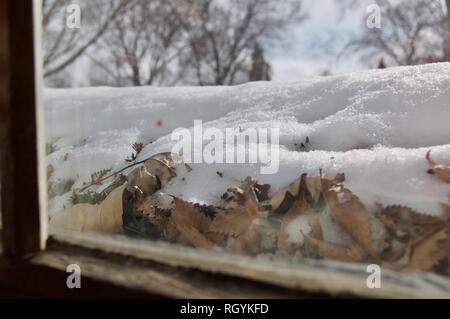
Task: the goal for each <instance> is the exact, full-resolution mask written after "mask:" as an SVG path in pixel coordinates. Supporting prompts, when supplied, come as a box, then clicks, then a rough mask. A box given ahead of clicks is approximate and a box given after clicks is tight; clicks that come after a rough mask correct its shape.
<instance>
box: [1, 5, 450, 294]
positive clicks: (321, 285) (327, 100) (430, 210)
mask: <svg viewBox="0 0 450 319" xmlns="http://www.w3.org/2000/svg"><path fill="white" fill-rule="evenodd" d="M324 3H326V4H324V7H322V4H320V5H319V4H316V2H313V1H306V0H305V1H300V0H291V1H285V2H283V3H280V2H279V1H271V0H267V1H259V0H258V1H253V0H248V1H233V0H232V1H229V2H226V3H224V2H222V1H214V0H198V1H188V0H186V1H160V0H151V1H138V0H137V1H121V0H98V1H77V3H73V2H71V1H63V0H47V1H45V0H44V1H42V3H41V5H40V6H38V7H36V8H35V9H36V10H37V11H40V12H41V13H42V16H41V17H40V18H36V19H35V20H34V23H35V27H37V24H39V25H40V26H42V31H43V34H42V39H43V41H42V51H40V50H38V49H35V48H34V45H36V44H37V43H38V42H39V41H37V42H36V43H34V42H33V39H36V38H34V37H33V34H32V32H30V30H32V28H31V27H30V26H31V24H32V16H31V11H30V10H29V9H30V8H29V5H23V6H24V8H26V9H27V10H25V12H27V14H28V16H26V21H28V23H25V25H24V26H22V28H24V30H25V31H26V32H24V33H25V34H27V35H28V38H25V39H24V40H23V41H18V38H17V37H18V33H16V32H15V31H14V32H11V34H12V35H13V36H12V38H11V39H12V40H11V41H10V43H12V46H11V48H10V49H9V52H8V53H9V54H10V55H9V56H8V57H5V58H4V59H5V60H8V61H12V63H11V68H12V70H11V71H10V74H11V77H10V78H9V81H11V85H12V87H13V90H12V94H11V96H10V97H8V98H6V99H5V101H6V102H4V103H5V105H7V106H9V108H7V110H8V111H9V112H11V113H8V114H10V115H8V116H6V117H5V118H6V119H8V120H9V121H10V122H8V123H7V124H8V125H9V123H11V126H7V127H8V130H7V131H8V133H7V135H6V138H7V140H8V141H9V142H10V144H7V145H6V147H5V150H6V151H9V150H10V151H11V153H12V155H13V158H14V160H15V163H16V164H18V165H15V166H14V168H12V169H10V168H9V166H8V165H7V163H8V159H7V158H6V159H5V156H3V164H2V171H3V172H5V168H8V170H7V172H8V174H6V176H5V175H3V176H2V177H4V178H3V180H2V183H3V184H2V189H4V187H5V185H8V181H11V182H12V181H14V183H13V185H14V191H11V190H8V191H4V192H3V193H2V194H3V195H5V194H6V195H8V197H6V198H7V200H6V202H7V203H2V205H3V207H7V209H6V210H4V213H5V214H6V216H4V218H3V220H4V221H5V222H4V233H5V235H4V238H5V244H6V245H5V246H6V252H7V253H11V254H18V255H23V254H25V253H28V252H36V251H38V250H40V249H43V246H44V242H47V243H48V244H49V250H50V251H52V250H55V249H56V250H58V252H60V253H62V252H64V251H65V250H67V251H70V252H72V253H68V257H64V258H63V260H64V261H65V262H67V263H69V262H73V259H75V260H84V261H85V262H87V260H93V259H95V258H94V256H93V255H92V254H93V251H95V252H100V253H99V254H100V255H101V258H97V259H99V260H100V261H97V262H98V263H100V264H102V265H103V267H107V265H109V263H111V264H113V263H114V260H116V259H117V258H121V257H120V256H122V255H127V256H133V257H134V258H136V262H137V263H138V264H139V267H145V266H147V267H155V265H154V264H153V263H155V262H156V263H162V264H168V265H171V266H173V267H178V268H177V269H179V271H187V270H186V269H194V270H193V271H199V272H200V273H202V274H203V276H206V277H207V276H208V273H210V272H214V273H216V272H217V273H221V274H224V275H226V276H229V277H231V278H245V279H247V280H251V281H253V285H257V284H256V283H255V282H259V283H263V284H265V285H272V286H271V287H273V289H274V291H276V290H277V289H279V288H275V287H284V288H289V289H291V290H293V291H297V292H298V291H299V290H303V291H304V290H307V291H310V292H317V291H326V292H328V293H331V294H349V293H350V294H356V295H360V296H389V297H393V296H394V297H395V296H407V297H424V296H430V295H435V296H446V295H448V294H449V289H448V284H449V281H448V275H449V270H450V269H449V261H450V256H449V253H448V252H449V251H450V249H449V248H450V247H449V245H450V239H449V235H450V234H449V227H450V226H449V220H448V217H447V215H446V213H448V209H449V205H450V202H449V200H448V198H449V195H450V189H449V186H448V183H449V182H450V180H449V174H450V166H449V164H450V163H449V162H448V158H447V157H448V156H447V155H448V152H449V146H448V145H449V144H448V143H449V138H450V132H449V131H448V125H447V123H446V122H447V121H446V119H447V118H448V110H447V108H446V103H447V99H448V98H449V96H448V90H447V87H448V82H449V81H450V70H448V65H447V64H445V63H440V64H438V63H434V64H432V63H430V62H442V61H447V60H448V55H447V43H446V42H448V41H446V36H447V29H448V27H446V26H445V23H444V22H445V21H446V19H447V18H448V14H447V7H446V6H444V5H442V4H441V3H440V1H436V2H429V1H427V2H424V1H420V0H415V1H408V2H406V1H404V2H400V3H399V4H390V3H388V2H386V3H385V2H380V3H379V5H375V6H374V5H370V4H369V3H367V4H358V5H350V2H349V3H348V6H347V5H342V4H339V3H338V2H337V1H331V0H329V1H327V2H324ZM8 4H9V5H10V6H11V7H10V10H9V11H8V12H10V13H14V14H17V15H21V14H20V13H18V12H19V9H20V8H19V6H20V5H17V4H15V5H12V4H10V2H8ZM22 9H23V8H22ZM323 10H328V11H327V12H329V14H330V16H332V17H333V19H334V25H333V26H330V24H329V21H324V19H323ZM367 12H369V14H368V15H367ZM22 14H23V13H22ZM342 16H344V17H345V18H347V19H348V20H350V18H352V20H354V21H360V20H362V21H363V24H362V25H361V23H360V22H358V23H356V22H355V23H354V24H352V23H347V22H346V21H347V20H342ZM381 16H383V17H384V20H383V21H386V25H383V26H380V25H379V21H380V20H379V19H380V17H381ZM307 17H309V19H307ZM411 17H414V19H412V18H411ZM405 20H406V21H409V23H407V24H404V23H400V22H401V21H405ZM11 21H13V20H12V19H11ZM11 21H10V22H8V23H9V24H7V26H8V27H9V28H10V26H11V25H12V24H13V22H11ZM421 22H423V23H421ZM425 22H426V23H425ZM14 25H15V24H14ZM438 25H439V28H437V26H438ZM8 27H7V29H6V30H9V29H8ZM380 27H381V28H380ZM411 30H415V31H416V32H413V34H414V36H413V37H412V38H410V37H409V36H410V34H411V32H410V31H411ZM14 37H16V38H14ZM37 39H39V38H37ZM393 39H396V40H395V41H394V40H393ZM407 44H409V47H408V46H407ZM16 46H17V47H16ZM426 48H433V49H429V50H428V49H426ZM17 52H27V54H28V55H26V54H25V53H23V54H25V55H20V54H18V55H14V54H13V53H17ZM33 52H34V53H36V54H37V55H41V57H40V58H38V59H37V60H34V59H33ZM24 61H26V62H27V63H29V64H26V65H22V64H21V63H22V62H24ZM33 61H42V68H43V70H42V72H40V71H37V72H36V71H35V70H36V69H37V70H39V69H40V67H39V66H40V63H36V65H33ZM19 62H20V64H19ZM19 65H20V67H24V68H25V69H26V70H28V71H29V72H28V71H27V72H23V73H20V72H18V71H17V70H18V69H17V68H18V66H19ZM400 66H401V67H400ZM373 69H377V70H373ZM355 71H357V72H355ZM35 72H36V73H35ZM19 73H20V74H21V75H20V76H19ZM41 75H42V77H41ZM22 80H23V81H22ZM14 85H16V86H17V87H15V86H14ZM14 88H16V89H19V90H21V91H23V92H28V93H29V94H20V95H19V94H17V91H15V90H14ZM41 93H42V99H40V96H41ZM41 101H42V104H41V103H40V102H41ZM31 106H35V107H31ZM21 116H24V122H25V123H28V124H30V125H32V126H31V127H30V129H29V130H25V132H26V133H27V134H29V135H26V134H23V135H22V134H17V135H16V134H14V133H15V132H16V133H17V132H22V131H23V130H21V128H22V127H21V126H20V122H19V121H18V118H19V117H21ZM34 123H37V127H38V128H43V130H39V129H36V128H35V127H34V126H33V125H35V124H34ZM44 130H45V133H44ZM36 132H38V134H37V133H36ZM44 134H45V135H44ZM36 144H37V145H38V149H39V152H40V153H39V152H38V154H40V155H39V156H38V155H37V154H34V153H33V154H34V155H32V156H31V159H30V157H29V156H30V155H29V154H27V156H25V155H24V149H23V148H24V147H25V148H28V149H34V148H35V145H36ZM44 148H45V150H44ZM2 154H8V152H2ZM33 156H34V157H33ZM38 158H39V159H40V160H39V161H38ZM38 162H39V168H40V171H39V172H40V173H41V174H40V175H39V176H38V174H37V169H36V166H37V165H26V163H28V164H29V163H38ZM27 179H28V180H29V184H30V186H29V188H30V189H27V191H25V192H24V191H23V186H21V185H20V183H19V182H23V181H25V180H27ZM44 180H45V181H44ZM45 182H46V183H45ZM45 184H46V186H44V185H45ZM38 189H39V190H40V194H41V199H40V198H39V196H38V194H39V192H38ZM21 190H22V191H21ZM24 193H26V195H25V194H24ZM44 193H45V194H44ZM44 195H45V196H44ZM2 198H3V199H5V196H3V197H2ZM44 198H45V199H44ZM24 199H26V200H24ZM39 203H40V206H39ZM11 205H13V206H11ZM44 207H45V208H44ZM39 208H41V209H39ZM16 211H17V212H18V213H17V214H15V215H14V214H12V212H16ZM47 226H48V229H49V238H48V240H47V238H46V235H47V234H46V229H47ZM13 231H14V233H13ZM80 247H81V248H80ZM78 250H82V251H83V252H85V251H86V250H87V251H89V253H88V256H82V257H79V256H76V257H74V253H73V251H78ZM71 256H72V257H71ZM97 259H96V260H97ZM34 262H35V263H38V264H40V263H44V264H46V265H47V264H48V263H50V264H52V263H53V262H54V260H53V259H52V258H51V257H45V254H44V257H37V259H35V260H34ZM56 264H58V265H59V266H60V267H61V263H56ZM135 267H137V266H136V265H130V267H129V268H127V269H126V270H124V271H125V272H126V273H127V274H128V275H129V276H130V277H127V279H128V278H133V271H134V269H136V268H135ZM111 269H114V267H113V266H111ZM372 274H373V275H374V276H372V277H371V275H372ZM91 275H92V276H93V278H94V279H101V280H110V281H113V282H114V281H115V282H116V283H117V280H119V282H120V279H114V278H111V277H112V276H108V275H105V274H101V273H99V272H96V271H94V270H92V269H91ZM378 275H379V276H378ZM180 276H181V275H180ZM377 276H378V277H377ZM326 278H328V279H329V280H326ZM380 278H381V279H380ZM192 280H195V278H193V279H192ZM208 280H211V278H210V277H209V279H208ZM380 280H382V282H383V285H382V287H381V288H380V287H379V283H380ZM130 282H131V283H134V284H135V285H137V283H136V282H135V281H133V280H131V281H128V282H125V281H123V279H122V282H120V284H122V285H125V286H126V285H130ZM204 283H205V282H204ZM206 283H207V281H206ZM249 285H250V286H251V285H252V284H249ZM411 287H414V288H415V289H411ZM249 289H250V290H251V288H249ZM159 291H162V293H164V291H165V288H164V285H161V286H159ZM179 293H180V295H182V293H181V292H179Z"/></svg>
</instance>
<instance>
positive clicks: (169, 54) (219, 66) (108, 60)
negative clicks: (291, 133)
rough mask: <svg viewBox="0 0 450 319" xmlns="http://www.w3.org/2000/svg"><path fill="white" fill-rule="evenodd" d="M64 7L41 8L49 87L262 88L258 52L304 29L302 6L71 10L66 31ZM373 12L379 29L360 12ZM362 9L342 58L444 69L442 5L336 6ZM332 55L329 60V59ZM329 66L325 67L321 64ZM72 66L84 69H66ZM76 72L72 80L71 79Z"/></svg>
mask: <svg viewBox="0 0 450 319" xmlns="http://www.w3.org/2000/svg"><path fill="white" fill-rule="evenodd" d="M71 3H73V0H43V1H42V6H43V8H42V9H43V20H42V25H43V29H44V57H43V62H44V70H45V79H46V83H47V85H49V86H56V87H67V86H71V82H70V81H71V78H72V73H73V72H75V71H77V72H84V73H86V74H87V76H88V77H89V82H90V84H91V85H111V86H141V85H165V86H172V85H179V84H183V85H233V84H239V83H244V82H248V81H259V80H271V78H272V68H271V64H270V61H269V59H268V57H267V56H266V49H267V48H268V47H269V46H271V45H276V43H277V41H280V40H284V41H286V40H288V39H289V32H290V28H291V27H297V26H298V25H299V24H301V23H303V22H304V21H305V20H306V19H307V16H308V15H307V12H306V10H305V8H304V6H303V5H302V4H303V2H302V0H283V1H279V0H94V1H89V0H78V1H77V3H78V4H79V5H80V6H81V13H82V26H81V28H79V29H70V28H67V27H66V25H65V23H66V16H67V12H66V8H67V6H68V5H69V4H71ZM373 3H376V4H377V5H379V7H380V8H381V19H382V20H381V23H382V27H381V28H380V29H369V28H367V27H366V25H365V24H366V18H367V16H366V14H365V10H364V8H365V6H367V5H369V4H373ZM336 4H337V6H340V7H341V8H342V10H343V11H344V12H345V11H347V10H355V9H356V8H358V7H359V8H360V9H361V8H363V10H362V11H361V12H364V14H363V16H362V17H361V23H362V24H361V29H360V30H361V32H359V33H358V34H357V35H355V36H354V37H353V38H352V39H351V41H350V42H348V43H344V44H343V47H342V52H340V53H341V54H342V53H345V54H359V55H361V57H362V60H363V61H364V63H366V64H367V66H368V67H377V66H378V67H388V66H396V65H414V64H422V63H429V62H438V61H449V60H450V14H449V10H448V8H449V7H450V0H446V1H443V0H370V1H369V0H358V1H356V0H336ZM336 55H337V54H336ZM330 58H331V57H330ZM75 63H83V65H84V67H82V68H78V67H77V68H74V64H75ZM75 69H77V70H75Z"/></svg>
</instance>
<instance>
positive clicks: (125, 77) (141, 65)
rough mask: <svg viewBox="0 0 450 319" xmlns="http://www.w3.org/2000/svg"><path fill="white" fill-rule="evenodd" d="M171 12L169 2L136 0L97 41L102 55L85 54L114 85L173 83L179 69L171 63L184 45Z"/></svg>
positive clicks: (179, 29)
mask: <svg viewBox="0 0 450 319" xmlns="http://www.w3.org/2000/svg"><path fill="white" fill-rule="evenodd" d="M171 12H172V7H171V5H170V1H165V0H137V1H136V4H135V6H134V7H133V8H132V9H131V10H128V12H127V14H126V15H125V16H124V17H123V18H122V19H118V20H116V21H115V22H114V23H112V24H111V26H110V30H109V31H108V32H107V34H106V35H105V36H104V37H103V38H102V39H101V40H100V41H99V45H98V49H99V50H100V52H101V53H102V54H100V55H98V54H95V55H94V54H90V55H89V57H90V58H91V59H92V61H93V62H94V64H95V65H96V66H97V67H99V68H100V69H101V70H102V71H103V72H104V73H105V75H106V77H107V78H110V79H112V81H114V83H115V85H119V86H123V85H134V86H141V85H152V84H169V85H170V84H175V83H176V82H177V81H178V80H179V77H180V74H181V73H182V72H181V71H180V70H179V69H174V67H173V66H174V65H175V64H176V63H174V62H176V59H177V58H178V57H179V55H180V52H181V50H182V49H183V46H184V45H183V43H182V41H181V34H180V33H181V26H180V23H179V20H178V19H177V18H176V17H175V16H173V15H172V14H171Z"/></svg>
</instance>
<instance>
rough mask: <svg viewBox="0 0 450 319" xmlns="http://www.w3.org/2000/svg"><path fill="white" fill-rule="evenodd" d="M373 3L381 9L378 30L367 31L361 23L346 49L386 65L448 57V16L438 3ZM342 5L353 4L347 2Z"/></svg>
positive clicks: (428, 0) (433, 0)
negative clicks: (358, 35) (357, 35)
mask: <svg viewBox="0 0 450 319" xmlns="http://www.w3.org/2000/svg"><path fill="white" fill-rule="evenodd" d="M373 2H375V3H376V4H378V5H379V7H380V8H381V19H382V20H381V21H382V26H381V28H380V29H377V28H373V29H369V28H367V27H366V25H365V23H366V21H365V20H364V26H363V28H364V30H365V31H364V32H363V33H362V35H361V36H360V37H358V38H357V39H355V40H353V41H351V42H350V43H349V44H348V46H347V48H346V49H347V50H350V49H354V50H357V51H363V52H365V53H366V55H364V59H365V60H369V61H372V62H371V63H376V62H377V61H379V60H380V59H382V58H383V59H384V61H385V62H386V64H388V65H413V64H422V63H427V62H433V61H442V60H446V59H448V58H449V57H450V55H449V53H448V52H450V43H449V40H450V37H449V36H448V32H449V30H450V29H449V27H448V26H449V25H450V24H449V22H448V21H449V19H450V17H449V13H448V10H447V7H445V6H443V4H442V2H441V1H440V0H408V1H405V0H402V1H391V0H374V1H371V3H373ZM449 2H450V1H449V0H447V3H449ZM346 4H347V5H355V4H356V3H355V2H354V1H353V0H349V2H346ZM359 5H360V4H359ZM368 58H369V59H368ZM370 58H372V59H370Z"/></svg>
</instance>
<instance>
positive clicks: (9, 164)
mask: <svg viewBox="0 0 450 319" xmlns="http://www.w3.org/2000/svg"><path fill="white" fill-rule="evenodd" d="M39 3H40V2H39V1H34V0H24V1H17V0H2V1H0V136H1V141H2V143H0V154H1V155H0V156H1V171H0V172H1V173H2V174H1V208H2V227H3V229H2V231H1V232H0V233H1V238H2V240H0V246H1V248H0V296H2V295H3V294H4V293H3V292H2V287H3V288H5V287H6V288H7V289H8V291H9V294H11V292H12V293H13V294H15V295H16V296H26V297H33V296H38V297H40V296H49V297H125V298H126V297H185V298H191V297H196V298H210V297H216V298H236V297H242V298H261V297H268V298H278V297H290V298H291V297H294V298H297V297H328V296H341V297H342V296H346V297H347V296H366V297H415V298H420V297H430V296H435V297H442V296H443V297H448V295H442V294H440V293H436V292H433V291H429V290H427V287H426V285H425V286H423V287H422V286H420V285H419V286H418V287H419V288H420V289H418V290H417V289H416V290H415V289H411V288H410V287H407V286H397V285H396V280H395V279H394V280H392V281H388V282H387V283H385V284H384V288H383V289H382V290H369V289H367V287H365V277H364V274H363V273H362V274H361V273H358V274H357V275H355V274H352V273H348V272H343V271H339V270H338V269H335V270H333V271H330V268H328V269H325V268H321V267H320V266H317V265H314V264H309V265H308V264H304V265H296V266H295V276H292V274H293V273H294V271H293V270H292V267H289V265H287V264H280V265H278V267H279V269H277V270H274V267H273V265H268V264H265V263H258V262H257V261H255V260H254V259H251V258H249V257H248V258H247V257H235V258H233V259H232V260H230V258H229V256H226V255H223V254H219V253H214V252H209V253H207V254H206V253H203V254H201V253H200V254H199V253H198V252H197V251H196V250H194V249H188V248H186V249H184V250H179V251H178V252H177V253H174V252H173V251H172V249H168V248H167V245H166V244H162V243H159V244H158V243H156V244H152V245H148V242H147V244H146V245H145V244H141V245H136V242H137V241H131V240H129V241H128V240H127V241H123V240H122V241H121V240H120V238H119V239H115V238H105V237H101V236H95V235H85V234H83V236H80V235H79V234H67V233H65V234H63V235H62V234H53V235H52V236H50V237H47V229H46V227H47V214H46V211H47V209H46V195H47V194H46V189H47V187H46V179H45V175H46V174H45V167H44V165H45V160H44V159H45V150H44V145H43V143H38V141H42V140H43V139H44V133H43V128H44V126H43V121H42V118H43V116H42V113H43V109H42V104H41V97H40V92H42V87H41V86H42V71H41V66H40V63H36V61H41V59H40V57H39V54H40V52H41V51H40V38H41V35H40V21H41V20H40V12H39V11H40V6H39ZM211 256H212V257H213V258H209V257H211ZM200 261H201V262H200ZM72 263H76V264H79V265H80V266H81V268H82V275H83V278H85V279H83V288H82V289H73V290H71V289H68V288H67V286H66V276H67V273H66V267H67V265H68V264H72ZM124 265H126V266H124ZM422 288H423V290H421V289H422ZM433 293H434V295H433Z"/></svg>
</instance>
